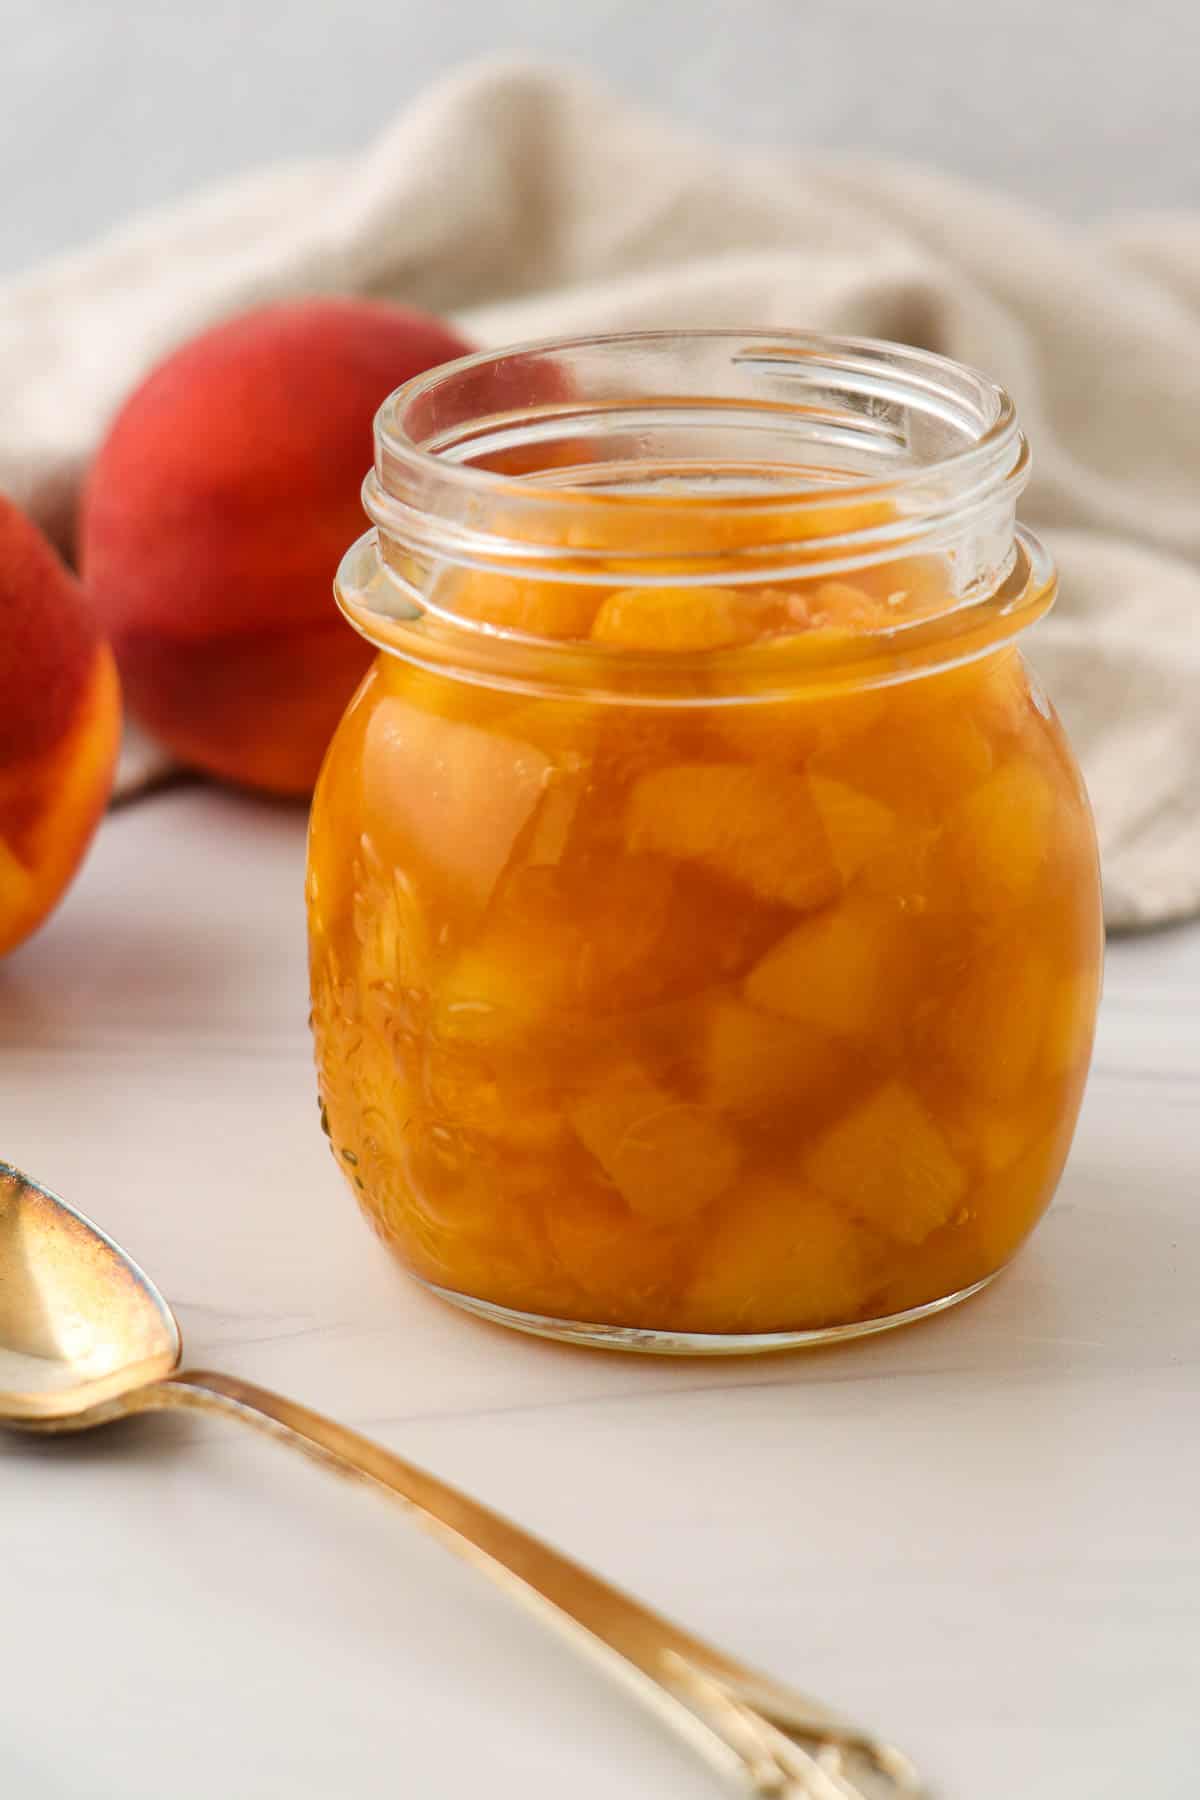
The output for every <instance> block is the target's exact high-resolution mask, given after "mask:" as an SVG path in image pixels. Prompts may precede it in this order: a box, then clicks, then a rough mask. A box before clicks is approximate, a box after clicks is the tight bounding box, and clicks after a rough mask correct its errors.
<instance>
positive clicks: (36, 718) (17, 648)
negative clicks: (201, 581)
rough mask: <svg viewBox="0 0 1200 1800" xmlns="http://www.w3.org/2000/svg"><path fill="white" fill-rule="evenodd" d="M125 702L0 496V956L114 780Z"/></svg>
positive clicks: (38, 906) (56, 884) (28, 922)
mask: <svg viewBox="0 0 1200 1800" xmlns="http://www.w3.org/2000/svg"><path fill="white" fill-rule="evenodd" d="M120 724H121V700H120V690H119V687H118V683H117V672H116V667H115V665H114V663H113V658H112V653H111V651H110V650H109V648H108V645H107V644H106V643H105V642H104V640H103V638H102V637H101V635H100V631H99V629H98V627H97V624H96V620H95V617H94V615H93V613H92V610H91V608H90V607H89V605H88V603H87V599H86V597H85V595H84V593H83V591H82V589H81V588H80V586H79V583H78V582H77V581H76V580H75V578H74V577H73V576H72V575H71V574H70V572H69V571H68V570H67V569H66V568H65V567H64V565H63V563H62V562H61V561H60V560H59V558H58V556H57V555H56V553H55V552H54V550H53V549H52V548H51V546H50V544H49V543H48V542H47V541H46V539H45V538H44V537H43V535H42V533H41V532H40V531H39V530H38V528H37V526H36V525H34V523H33V522H32V520H31V519H28V518H26V516H25V515H24V513H22V512H21V511H20V510H19V508H18V507H16V506H14V505H13V504H12V502H11V501H9V500H6V499H4V498H3V497H2V496H0V955H3V954H4V953H5V952H6V951H8V950H11V949H13V948H14V946H15V945H17V944H19V943H20V942H21V941H22V939H24V938H26V937H28V936H29V934H30V932H32V931H34V930H36V928H37V927H38V926H39V925H40V924H41V923H42V921H43V919H45V918H46V916H47V914H48V913H50V912H51V911H52V909H53V908H54V906H55V905H56V904H57V902H58V900H59V898H60V896H61V895H62V893H63V892H64V890H65V889H66V887H67V885H68V883H69V882H70V880H71V877H72V875H73V874H74V873H75V870H76V868H77V866H78V864H79V862H80V860H81V858H82V856H83V853H84V851H85V850H86V849H87V846H88V843H89V842H90V840H91V836H92V833H93V831H94V830H95V827H96V824H97V821H98V820H99V818H100V815H101V813H102V812H103V810H104V806H105V802H106V801H107V799H108V795H109V790H110V788H111V786H112V775H113V767H114V764H115V762H116V755H117V745H118V741H119V737H120Z"/></svg>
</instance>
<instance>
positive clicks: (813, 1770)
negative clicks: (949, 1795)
mask: <svg viewBox="0 0 1200 1800" xmlns="http://www.w3.org/2000/svg"><path fill="white" fill-rule="evenodd" d="M177 1407H181V1408H189V1409H193V1410H199V1411H204V1412H218V1413H222V1414H224V1415H225V1416H227V1417H231V1418H237V1419H241V1420H243V1421H244V1422H245V1423H246V1424H248V1425H253V1426H255V1427H256V1428H257V1429H259V1430H260V1431H263V1432H265V1433H267V1434H268V1435H269V1436H272V1437H275V1438H278V1439H279V1440H280V1441H282V1442H284V1443H288V1444H292V1445H293V1446H295V1447H296V1448H298V1449H300V1450H302V1451H304V1452H305V1453H306V1454H307V1455H309V1456H310V1457H312V1458H314V1459H315V1460H316V1461H318V1462H321V1463H324V1464H325V1466H326V1467H328V1468H332V1469H334V1470H336V1471H337V1472H338V1473H340V1474H343V1475H350V1476H354V1477H356V1478H357V1479H360V1480H362V1481H365V1482H370V1483H372V1484H373V1485H374V1486H376V1487H379V1488H382V1489H383V1490H384V1491H385V1492H386V1493H388V1494H390V1495H392V1496H393V1497H394V1498H396V1499H398V1500H400V1501H401V1502H402V1503H403V1504H404V1505H405V1506H406V1507H407V1508H408V1509H409V1511H410V1512H411V1514H412V1515H413V1516H414V1517H415V1518H416V1519H417V1520H418V1522H419V1523H420V1524H421V1525H423V1526H424V1527H425V1529H426V1530H428V1531H429V1532H430V1533H431V1534H432V1535H433V1536H434V1537H435V1538H437V1539H438V1541H439V1542H440V1543H442V1544H444V1545H445V1546H446V1548H447V1549H450V1550H453V1551H454V1552H455V1554H456V1555H458V1556H460V1557H462V1558H463V1559H464V1561H466V1562H468V1563H470V1564H471V1565H472V1567H473V1568H476V1569H478V1570H479V1571H480V1573H482V1574H484V1575H486V1576H488V1578H489V1579H490V1580H492V1581H493V1582H495V1583H496V1585H497V1586H498V1587H500V1588H502V1589H503V1591H504V1592H505V1593H507V1594H508V1595H509V1596H510V1597H511V1598H512V1599H514V1600H517V1601H520V1602H521V1603H522V1604H523V1605H524V1606H525V1607H527V1608H528V1609H529V1610H530V1611H531V1612H533V1613H534V1614H535V1615H536V1616H537V1617H538V1618H540V1619H541V1620H542V1621H543V1622H544V1623H545V1624H547V1625H550V1626H552V1627H554V1628H555V1629H556V1630H557V1631H559V1632H560V1633H561V1634H562V1635H563V1636H564V1637H566V1638H567V1640H568V1641H569V1642H570V1643H571V1644H572V1645H573V1646H574V1647H575V1648H576V1649H577V1650H581V1651H584V1652H586V1653H588V1654H589V1655H591V1656H592V1657H593V1658H594V1659H595V1660H597V1661H599V1662H600V1663H601V1664H602V1665H603V1666H604V1667H606V1668H607V1669H608V1671H609V1673H610V1674H612V1675H615V1676H617V1677H618V1678H619V1679H622V1680H624V1681H625V1682H626V1683H627V1685H629V1686H631V1687H632V1688H633V1690H634V1691H635V1692H636V1693H637V1694H638V1695H639V1696H640V1698H641V1699H642V1700H643V1701H644V1702H645V1703H646V1704H647V1705H649V1706H650V1707H651V1708H652V1709H653V1710H654V1711H655V1712H657V1713H658V1714H659V1716H660V1717H661V1718H662V1719H663V1720H664V1721H665V1722H666V1723H667V1724H669V1725H671V1726H673V1727H674V1728H675V1729H676V1730H677V1731H678V1732H680V1733H681V1734H682V1735H683V1736H684V1737H685V1738H687V1739H688V1740H689V1741H690V1742H691V1743H692V1745H693V1746H694V1747H695V1748H696V1749H697V1750H698V1751H699V1752H700V1753H701V1754H702V1755H703V1756H705V1757H706V1758H707V1759H708V1761H709V1762H710V1763H711V1764H712V1765H713V1766H714V1767H715V1768H716V1769H717V1770H718V1772H719V1773H721V1774H723V1775H725V1776H726V1777H728V1778H730V1779H732V1780H734V1781H736V1782H737V1783H738V1784H739V1785H740V1786H741V1787H742V1788H743V1790H746V1789H748V1790H749V1792H750V1793H751V1794H755V1795H763V1796H766V1795H775V1796H779V1797H780V1800H784V1797H785V1796H786V1800H876V1797H878V1800H891V1797H892V1796H896V1795H920V1794H922V1793H923V1792H924V1789H923V1788H922V1786H921V1784H920V1782H919V1781H918V1779H917V1776H916V1774H915V1772H914V1771H913V1769H912V1767H911V1765H910V1764H909V1763H908V1762H907V1761H906V1759H905V1758H904V1757H902V1756H901V1755H900V1754H899V1752H898V1751H895V1750H893V1749H891V1748H890V1747H889V1746H888V1745H886V1744H884V1743H881V1742H880V1741H879V1740H878V1739H876V1738H875V1737H873V1736H872V1735H871V1734H870V1733H868V1732H864V1731H861V1730H858V1729H857V1728H856V1727H854V1726H852V1725H849V1724H846V1723H845V1722H843V1721H841V1720H839V1719H838V1718H836V1717H835V1716H834V1715H833V1714H832V1713H830V1712H828V1711H827V1710H826V1709H825V1708H824V1707H822V1706H820V1705H818V1704H817V1703H816V1702H815V1701H812V1700H808V1699H805V1698H804V1697H803V1696H802V1695H800V1694H797V1693H795V1692H793V1691H792V1690H791V1689H789V1688H787V1687H784V1686H782V1685H781V1684H780V1683H778V1682H776V1681H774V1680H772V1679H771V1678H770V1677H769V1676H766V1675H761V1674H759V1673H757V1672H756V1671H754V1670H752V1669H749V1668H746V1667H744V1666H743V1665H742V1664H740V1663H738V1662H736V1661H734V1660H733V1659H732V1658H731V1657H728V1656H726V1655H724V1654H723V1653H722V1652H721V1651H719V1650H716V1649H714V1648H712V1647H711V1646H710V1645H708V1644H705V1643H704V1642H703V1641H702V1640H701V1639H699V1638H696V1637H693V1636H691V1635H690V1634H689V1633H687V1632H684V1631H682V1630H681V1629H680V1628H679V1627H678V1626H676V1625H673V1624H671V1623H670V1621H669V1620H667V1619H664V1618H661V1617H660V1616H659V1615H658V1614H656V1613H654V1612H652V1611H650V1610H649V1609H648V1608H647V1607H644V1606H642V1605H641V1604H640V1602H638V1601H636V1600H634V1599H632V1598H630V1596H628V1595H627V1594H623V1593H621V1592H620V1591H619V1590H618V1589H617V1588H614V1587H610V1586H609V1585H608V1583H607V1582H605V1581H602V1580H601V1579H600V1578H599V1576H597V1575H593V1574H592V1573H591V1572H590V1571H589V1570H587V1569H585V1568H583V1567H581V1566H580V1564H578V1563H575V1562H572V1561H571V1560H570V1559H569V1558H567V1557H565V1556H562V1555H560V1554H559V1553H558V1552H557V1551H555V1550H552V1549H550V1547H549V1546H548V1545H547V1544H543V1543H541V1542H540V1541H539V1540H538V1539H537V1538H535V1537H533V1536H531V1535H530V1534H529V1533H528V1532H526V1531H522V1530H521V1529H520V1527H519V1526H517V1525H514V1524H512V1523H511V1522H510V1521H509V1520H508V1519H505V1518H503V1517H501V1515H500V1514H498V1513H495V1512H492V1511H491V1510H490V1509H489V1508H488V1507H485V1506H483V1505H481V1504H480V1503H479V1502H478V1501H477V1500H472V1499H471V1498H470V1497H469V1496H468V1495H466V1494H463V1493H460V1492H459V1491H458V1490H457V1489H455V1488H453V1487H450V1486H448V1485H447V1484H446V1483H445V1482H442V1481H439V1480H438V1479H437V1478H436V1477H435V1476H433V1475H429V1474H427V1473H426V1472H425V1471H424V1470H422V1469H419V1468H416V1467H414V1465H413V1464H411V1463H408V1462H404V1461H403V1460H402V1459H401V1458H400V1457H398V1456H394V1455H393V1454H392V1452H391V1451H390V1450H385V1449H384V1448H383V1446H382V1445H380V1444H376V1443H373V1442H372V1441H371V1439H370V1438H366V1437H362V1436H360V1435H359V1434H358V1433H357V1432H354V1431H349V1430H347V1428H346V1427H345V1426H343V1425H339V1424H337V1423H335V1421H334V1420H332V1419H326V1418H324V1417H322V1415H321V1414H320V1413H315V1412H310V1411H309V1409H308V1408H307V1407H304V1406H299V1405H297V1404H296V1403H295V1402H294V1401H292V1400H286V1399H284V1398H282V1396H280V1395H278V1394H273V1393H270V1392H268V1391H267V1390H266V1389H265V1388H260V1387H256V1386H254V1385H253V1384H252V1383H251V1382H248V1381H242V1380H239V1379H238V1378H237V1377H236V1376H230V1375H216V1374H210V1373H207V1372H202V1371H195V1370H192V1371H186V1370H185V1371H182V1372H181V1373H179V1374H176V1375H173V1376H170V1377H169V1378H168V1379H166V1380H165V1381H161V1382H155V1383H152V1384H150V1385H148V1386H147V1387H145V1388H142V1389H139V1390H137V1391H136V1392H135V1393H133V1394H130V1395H127V1396H126V1397H125V1400H124V1403H123V1405H122V1408H121V1410H122V1411H142V1410H145V1411H150V1410H158V1409H160V1408H177Z"/></svg>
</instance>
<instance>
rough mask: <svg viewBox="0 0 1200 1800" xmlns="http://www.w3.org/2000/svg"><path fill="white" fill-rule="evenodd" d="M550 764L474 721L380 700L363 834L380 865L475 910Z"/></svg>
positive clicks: (367, 751)
mask: <svg viewBox="0 0 1200 1800" xmlns="http://www.w3.org/2000/svg"><path fill="white" fill-rule="evenodd" d="M549 767H550V759H549V757H547V756H546V755H545V753H544V752H543V751H541V750H538V749H535V748H534V746H533V745H532V744H526V743H521V742H520V741H518V740H517V739H514V738H507V737H502V736H499V735H497V734H496V733H493V732H489V731H483V730H481V729H480V728H479V727H477V726H475V725H465V724H459V723H456V722H454V721H452V720H449V719H442V718H439V717H438V716H437V715H436V714H435V713H429V712H423V711H422V710H421V709H420V708H419V707H416V706H410V705H409V704H407V702H405V701H403V700H396V699H390V698H389V699H384V700H381V701H380V702H379V704H378V705H377V706H376V708H375V710H374V712H373V713H372V714H371V719H370V723H369V724H368V726H367V730H366V735H365V738H364V742H363V752H362V784H363V795H362V810H363V821H362V822H363V830H364V832H365V833H366V835H367V836H368V837H369V838H370V839H371V841H372V843H373V844H374V845H375V846H376V848H377V850H378V852H379V854H380V856H381V857H382V858H383V859H384V861H385V862H391V863H392V864H394V865H395V866H396V867H397V868H402V869H406V870H408V871H409V872H411V873H420V874H424V875H426V876H427V877H433V878H434V879H436V880H437V881H438V882H439V884H440V885H441V886H442V888H443V891H444V892H445V893H446V895H447V897H448V898H452V899H454V900H456V901H457V902H458V903H459V904H461V905H463V906H464V907H466V908H468V909H471V910H475V909H478V908H481V907H482V906H484V905H485V904H486V902H487V900H488V898H489V896H490V895H491V892H492V889H493V888H494V887H495V885H496V882H497V880H498V879H499V876H500V874H501V872H502V871H503V869H504V866H505V864H506V863H507V862H508V859H509V857H510V856H511V855H512V853H513V848H514V846H515V844H516V841H517V839H518V837H519V836H520V834H521V832H522V831H523V829H524V828H525V826H526V824H527V823H528V821H529V819H530V818H531V817H532V815H533V812H534V809H535V808H536V806H537V804H538V802H539V800H540V799H541V797H542V794H543V792H544V789H545V782H546V773H547V770H548V769H549Z"/></svg>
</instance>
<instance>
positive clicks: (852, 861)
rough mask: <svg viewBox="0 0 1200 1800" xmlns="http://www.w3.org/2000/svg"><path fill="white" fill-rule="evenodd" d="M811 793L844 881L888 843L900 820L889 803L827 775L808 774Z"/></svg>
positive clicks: (854, 874) (893, 835)
mask: <svg viewBox="0 0 1200 1800" xmlns="http://www.w3.org/2000/svg"><path fill="white" fill-rule="evenodd" d="M811 786H812V796H813V799H814V800H815V802H816V806H817V811H818V812H819V813H820V815H821V823H822V825H824V827H825V835H826V837H827V838H828V839H829V847H830V849H831V850H832V852H833V860H834V862H835V863H836V864H837V867H838V873H839V874H840V876H841V877H842V880H843V881H844V882H847V883H849V882H851V881H852V880H853V879H854V877H855V876H856V875H857V874H858V872H859V870H860V869H861V868H862V867H863V866H864V864H866V863H869V862H871V861H873V859H874V858H875V857H877V856H878V855H879V854H880V853H881V852H882V851H883V850H885V849H887V847H888V846H889V845H890V844H891V842H892V840H893V838H894V837H895V834H896V831H897V828H898V825H899V820H898V819H897V817H896V814H895V812H894V811H893V810H892V808H891V807H890V806H884V805H883V804H882V802H881V801H879V800H873V799H872V798H871V796H870V794H864V793H863V792H862V790H861V788H855V787H849V786H847V784H846V783H845V782H844V781H834V780H832V779H831V778H830V777H829V776H827V775H814V776H812V777H811Z"/></svg>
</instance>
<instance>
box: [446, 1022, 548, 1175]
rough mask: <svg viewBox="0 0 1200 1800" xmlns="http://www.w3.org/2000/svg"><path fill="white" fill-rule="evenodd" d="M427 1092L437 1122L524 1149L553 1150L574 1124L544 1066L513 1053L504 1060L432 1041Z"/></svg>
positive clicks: (532, 1150) (498, 1142)
mask: <svg viewBox="0 0 1200 1800" xmlns="http://www.w3.org/2000/svg"><path fill="white" fill-rule="evenodd" d="M423 1075H424V1080H423V1092H424V1098H425V1102H426V1105H427V1107H428V1111H429V1116H430V1118H431V1120H432V1121H433V1122H434V1123H437V1124H441V1125H445V1126H448V1127H449V1128H450V1129H451V1130H452V1131H467V1132H473V1133H477V1134H478V1135H479V1136H480V1137H484V1138H487V1139H489V1140H490V1141H491V1142H493V1143H496V1144H502V1145H509V1146H511V1147H512V1148H513V1149H514V1150H518V1151H523V1152H531V1153H534V1152H541V1151H546V1150H552V1149H554V1148H555V1146H556V1145H559V1144H561V1143H563V1142H564V1141H565V1140H566V1139H567V1137H568V1135H569V1134H568V1127H567V1122H566V1119H565V1117H564V1116H563V1113H562V1111H561V1108H560V1107H559V1105H558V1104H557V1101H556V1096H555V1094H554V1092H553V1090H552V1088H551V1086H550V1083H549V1081H548V1080H547V1076H546V1072H545V1070H544V1069H541V1068H538V1067H536V1066H534V1067H526V1066H524V1065H523V1064H522V1063H520V1062H519V1061H517V1060H516V1059H514V1058H513V1057H512V1056H505V1057H504V1058H503V1059H502V1060H501V1061H500V1062H499V1063H498V1064H497V1063H493V1062H492V1061H491V1060H490V1059H485V1058H483V1057H481V1056H477V1055H474V1056H473V1055H471V1054H470V1053H469V1052H464V1051H463V1050H462V1049H460V1048H444V1047H441V1046H436V1045H435V1046H431V1047H430V1048H429V1049H428V1051H427V1052H426V1055H425V1057H424V1070H423Z"/></svg>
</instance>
